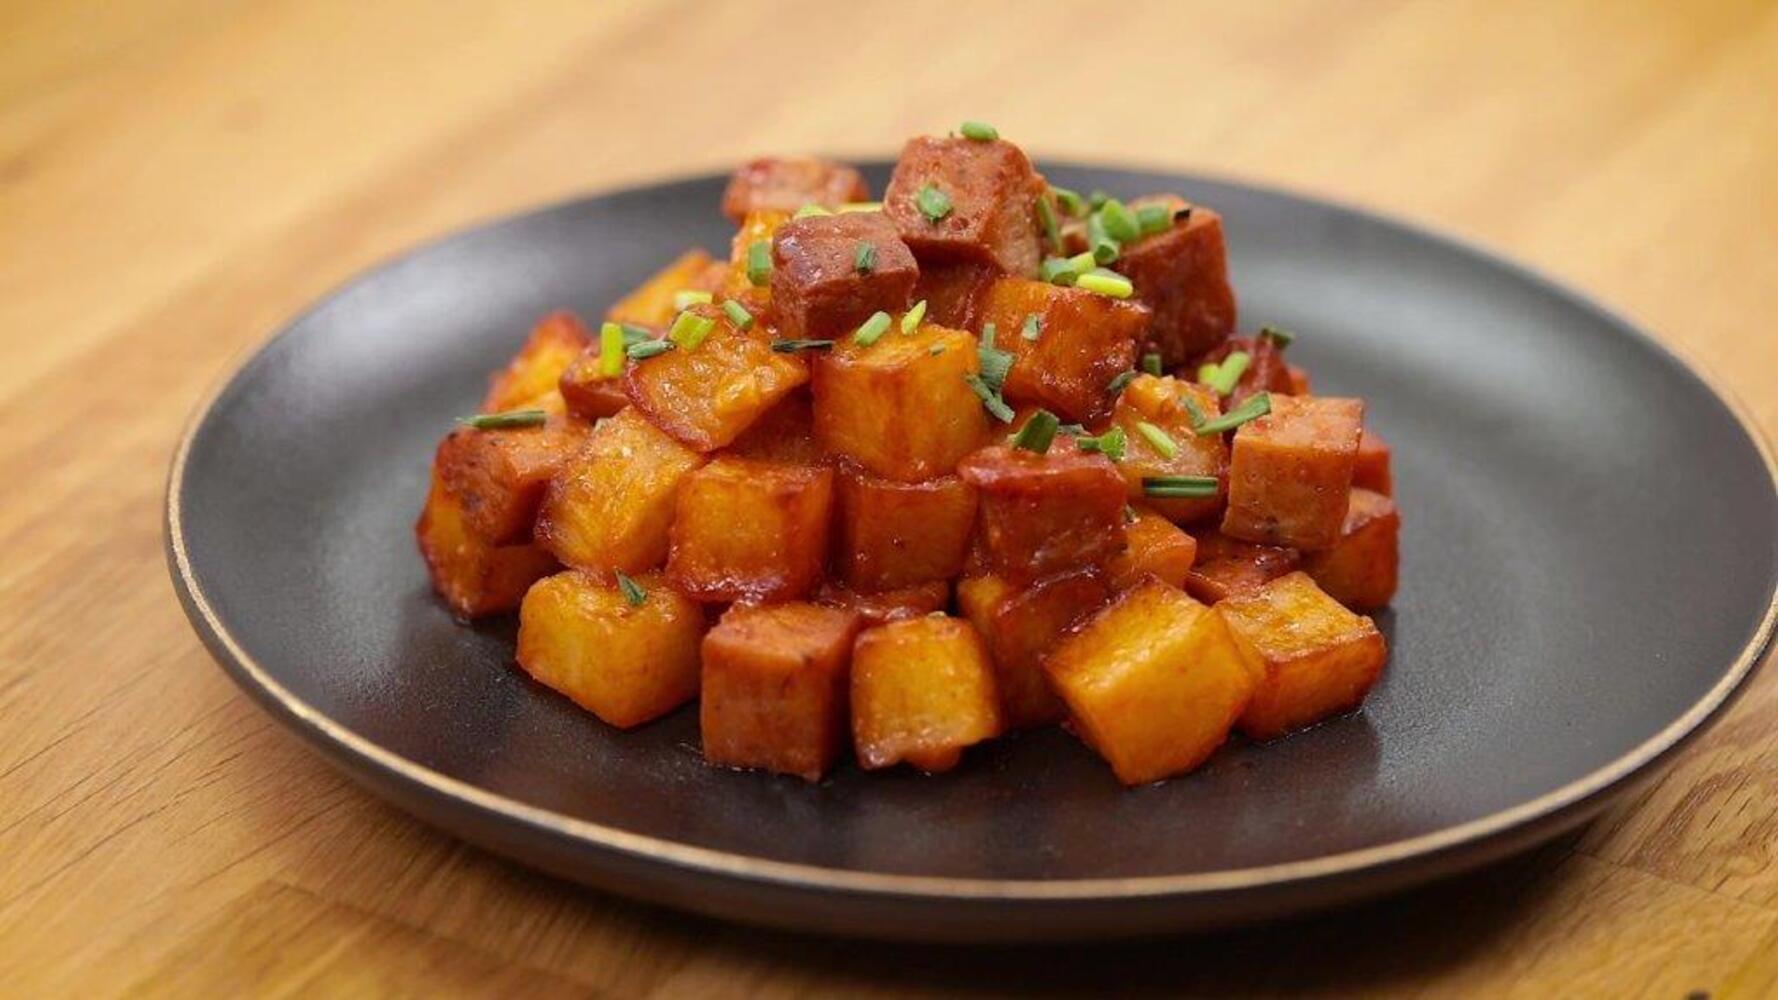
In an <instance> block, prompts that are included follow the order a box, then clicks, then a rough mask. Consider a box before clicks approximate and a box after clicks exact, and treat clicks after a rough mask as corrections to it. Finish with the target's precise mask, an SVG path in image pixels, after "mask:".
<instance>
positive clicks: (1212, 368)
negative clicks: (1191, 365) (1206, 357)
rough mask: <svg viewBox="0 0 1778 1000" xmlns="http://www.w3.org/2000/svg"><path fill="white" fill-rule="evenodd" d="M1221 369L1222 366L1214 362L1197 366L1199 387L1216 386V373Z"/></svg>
mask: <svg viewBox="0 0 1778 1000" xmlns="http://www.w3.org/2000/svg"><path fill="white" fill-rule="evenodd" d="M1221 369H1222V366H1221V365H1219V364H1217V363H1216V362H1214V361H1206V362H1204V363H1203V364H1201V365H1199V366H1198V383H1199V384H1200V385H1215V384H1216V382H1215V379H1216V373H1217V372H1218V371H1220V370H1221Z"/></svg>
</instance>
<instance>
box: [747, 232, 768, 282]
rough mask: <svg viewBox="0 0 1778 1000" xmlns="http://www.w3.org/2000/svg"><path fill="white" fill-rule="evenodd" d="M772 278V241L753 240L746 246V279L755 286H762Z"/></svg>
mask: <svg viewBox="0 0 1778 1000" xmlns="http://www.w3.org/2000/svg"><path fill="white" fill-rule="evenodd" d="M771 280H772V242H771V241H770V240H754V241H753V245H752V246H749V247H748V248H747V281H748V283H749V284H751V285H752V286H753V287H755V288H764V287H765V286H766V285H768V284H770V283H771Z"/></svg>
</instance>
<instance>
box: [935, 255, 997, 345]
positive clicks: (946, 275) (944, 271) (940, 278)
mask: <svg viewBox="0 0 1778 1000" xmlns="http://www.w3.org/2000/svg"><path fill="white" fill-rule="evenodd" d="M998 274H999V270H998V269H997V268H995V267H993V266H992V265H990V264H927V265H922V266H921V268H920V280H919V281H917V282H915V283H914V301H915V302H921V301H924V302H925V303H926V322H928V323H936V324H938V325H939V326H948V327H951V328H952V329H955V330H975V329H979V328H980V324H979V323H977V322H976V313H977V311H978V310H979V309H980V308H981V302H982V296H983V295H984V294H985V293H986V292H987V290H988V286H989V285H991V284H993V282H994V278H995V276H996V275H998Z"/></svg>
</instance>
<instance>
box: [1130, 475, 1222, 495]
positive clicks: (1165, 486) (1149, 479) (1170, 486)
mask: <svg viewBox="0 0 1778 1000" xmlns="http://www.w3.org/2000/svg"><path fill="white" fill-rule="evenodd" d="M1218 485H1219V484H1218V481H1217V478H1216V477H1215V476H1143V477H1142V492H1143V494H1144V495H1145V496H1151V497H1164V498H1169V499H1181V500H1196V499H1202V498H1205V497H1213V496H1215V495H1216V493H1217V487H1218Z"/></svg>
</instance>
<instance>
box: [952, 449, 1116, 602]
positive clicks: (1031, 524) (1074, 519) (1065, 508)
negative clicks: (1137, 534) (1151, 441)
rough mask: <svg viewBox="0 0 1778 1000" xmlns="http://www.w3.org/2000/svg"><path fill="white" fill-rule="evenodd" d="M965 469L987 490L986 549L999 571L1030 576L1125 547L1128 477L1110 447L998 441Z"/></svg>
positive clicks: (1099, 562)
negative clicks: (1103, 450) (1102, 451)
mask: <svg viewBox="0 0 1778 1000" xmlns="http://www.w3.org/2000/svg"><path fill="white" fill-rule="evenodd" d="M1070 440H1072V439H1070ZM957 472H958V474H959V475H961V476H962V477H963V479H964V481H965V482H968V483H970V484H972V485H974V486H975V488H976V489H977V490H979V491H981V499H980V501H979V508H978V509H979V511H980V513H979V514H978V515H977V523H978V525H979V527H980V533H981V541H982V555H983V557H984V561H985V564H986V566H987V568H988V569H989V571H991V572H993V573H994V574H995V575H997V576H1003V577H1006V578H1007V579H1008V580H1010V581H1012V582H1013V583H1015V584H1025V583H1029V582H1030V581H1032V580H1036V579H1038V578H1040V577H1045V576H1049V575H1051V574H1054V573H1060V572H1063V571H1065V570H1073V569H1085V568H1091V567H1100V566H1104V565H1105V564H1106V563H1108V562H1110V561H1111V559H1112V557H1114V556H1116V555H1117V554H1118V553H1119V552H1121V551H1123V548H1124V480H1123V477H1122V476H1120V475H1118V471H1117V467H1116V466H1114V465H1112V464H1111V460H1110V459H1107V458H1106V457H1105V456H1104V455H1099V454H1090V453H1087V452H1083V451H1079V450H1077V449H1076V448H1075V447H1074V446H1073V444H1072V443H1067V444H1064V443H1062V441H1061V440H1058V441H1057V443H1056V444H1055V445H1054V446H1052V447H1051V448H1050V450H1049V451H1048V452H1047V453H1045V454H1042V455H1039V454H1037V453H1036V452H1032V451H1026V450H1024V449H1022V448H1012V447H1009V446H1007V445H993V446H991V447H987V448H983V449H981V450H980V451H977V452H975V453H974V454H971V455H970V456H969V457H968V458H966V459H964V460H963V462H962V464H961V465H959V466H958V468H957Z"/></svg>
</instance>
